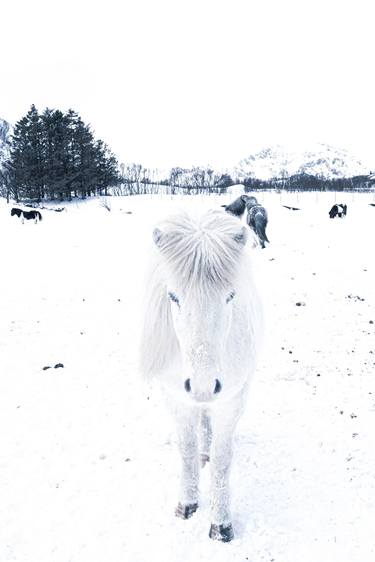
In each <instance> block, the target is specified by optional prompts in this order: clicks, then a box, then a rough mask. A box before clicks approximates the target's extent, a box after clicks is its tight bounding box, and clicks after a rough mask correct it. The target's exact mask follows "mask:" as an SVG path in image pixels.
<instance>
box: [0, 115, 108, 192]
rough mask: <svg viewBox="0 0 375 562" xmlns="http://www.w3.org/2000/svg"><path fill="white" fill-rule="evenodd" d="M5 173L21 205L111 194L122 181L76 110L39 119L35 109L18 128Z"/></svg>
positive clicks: (106, 149) (106, 148)
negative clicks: (27, 201)
mask: <svg viewBox="0 0 375 562" xmlns="http://www.w3.org/2000/svg"><path fill="white" fill-rule="evenodd" d="M6 172H7V178H8V180H7V181H8V183H9V188H10V191H11V194H12V196H13V197H14V198H15V199H16V200H19V199H26V198H27V199H36V200H38V201H41V200H42V199H43V198H49V199H54V198H56V197H58V198H60V199H65V198H68V199H70V198H71V196H72V194H73V195H74V196H76V197H77V196H80V197H88V196H90V195H93V194H95V193H102V192H103V191H104V193H105V194H107V190H108V187H109V186H111V185H115V184H116V183H118V182H119V171H118V163H117V160H116V158H115V156H114V155H113V154H112V152H111V151H110V150H109V148H108V147H107V145H106V144H105V143H103V141H101V140H97V141H96V140H95V138H94V135H93V132H92V131H91V128H90V126H89V125H86V124H85V123H84V122H83V121H82V119H81V118H80V116H79V115H78V114H77V113H76V112H75V111H73V110H71V109H70V110H69V111H68V112H67V113H65V114H64V113H63V112H62V111H60V110H53V109H49V108H46V109H45V110H44V112H43V114H42V115H39V113H38V111H37V109H36V108H35V106H31V109H30V111H29V112H28V113H27V115H26V116H25V117H23V118H22V119H21V120H20V121H19V122H18V123H17V124H16V126H15V129H14V135H13V140H12V149H11V155H10V159H9V160H8V162H7V164H6Z"/></svg>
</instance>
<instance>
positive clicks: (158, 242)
mask: <svg viewBox="0 0 375 562" xmlns="http://www.w3.org/2000/svg"><path fill="white" fill-rule="evenodd" d="M162 237H163V233H162V231H161V230H160V229H159V228H155V229H154V232H153V233H152V239H153V241H154V242H155V244H156V245H157V247H158V248H159V247H160V246H161V239H162Z"/></svg>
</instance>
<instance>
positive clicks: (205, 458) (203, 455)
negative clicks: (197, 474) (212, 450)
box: [201, 453, 210, 468]
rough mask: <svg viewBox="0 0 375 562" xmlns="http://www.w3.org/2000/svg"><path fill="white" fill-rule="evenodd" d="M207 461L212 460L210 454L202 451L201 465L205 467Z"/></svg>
mask: <svg viewBox="0 0 375 562" xmlns="http://www.w3.org/2000/svg"><path fill="white" fill-rule="evenodd" d="M207 462H210V455H207V454H206V453H201V467H202V468H203V467H204V466H205V464H206V463H207Z"/></svg>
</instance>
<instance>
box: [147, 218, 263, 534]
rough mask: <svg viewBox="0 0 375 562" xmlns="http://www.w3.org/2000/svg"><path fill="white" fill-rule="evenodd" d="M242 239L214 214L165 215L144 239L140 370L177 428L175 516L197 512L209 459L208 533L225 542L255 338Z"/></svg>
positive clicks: (255, 310) (244, 234)
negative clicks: (148, 251) (146, 266)
mask: <svg viewBox="0 0 375 562" xmlns="http://www.w3.org/2000/svg"><path fill="white" fill-rule="evenodd" d="M251 236H253V234H252V232H251V231H250V230H249V229H248V228H247V227H246V226H242V225H241V224H240V223H239V221H238V219H236V218H235V217H233V216H231V215H229V214H228V213H225V212H224V211H212V210H211V211H208V212H205V213H204V214H203V215H201V216H200V217H192V216H189V215H188V214H187V213H180V214H177V215H176V216H172V217H170V218H169V219H166V220H165V221H164V222H162V223H161V224H160V225H158V228H155V230H154V232H153V239H154V242H155V246H154V251H153V252H154V255H153V258H152V265H151V267H150V273H149V276H148V278H147V280H146V287H147V292H148V296H147V302H146V311H145V320H144V327H143V332H142V338H141V349H140V361H141V370H142V372H143V374H144V375H145V376H146V377H148V378H151V377H157V378H158V379H159V380H160V382H161V385H162V387H163V390H164V392H165V394H166V397H167V404H168V405H169V408H170V410H171V411H172V413H173V415H174V418H175V420H176V423H177V435H178V446H179V450H180V453H181V456H182V476H181V487H180V496H179V501H178V505H177V508H176V515H177V516H178V517H182V518H183V519H187V518H189V517H190V516H191V515H192V514H193V513H194V512H195V511H196V510H197V508H198V484H199V471H200V464H201V465H202V466H204V464H205V462H207V461H210V465H211V528H210V533H209V536H210V537H211V538H213V539H217V540H220V541H223V542H228V541H230V540H231V539H232V538H233V529H232V523H231V515H230V506H229V500H230V494H229V482H228V480H229V469H230V465H231V460H232V438H233V432H234V429H235V426H236V424H237V422H238V419H239V417H240V416H241V413H242V411H243V407H244V402H245V397H246V394H247V389H248V385H249V380H250V378H251V375H252V373H253V372H254V369H255V360H256V354H257V350H258V348H259V343H260V337H261V332H262V308H261V303H260V300H259V297H258V294H257V292H256V289H255V287H254V283H253V279H252V273H251V266H250V261H249V259H250V256H249V252H248V249H247V248H245V244H246V241H247V239H248V237H251ZM248 246H249V244H248Z"/></svg>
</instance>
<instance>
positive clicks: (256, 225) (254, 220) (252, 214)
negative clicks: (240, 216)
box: [246, 205, 269, 248]
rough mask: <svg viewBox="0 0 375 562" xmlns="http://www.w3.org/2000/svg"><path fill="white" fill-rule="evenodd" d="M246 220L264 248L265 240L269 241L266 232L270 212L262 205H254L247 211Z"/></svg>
mask: <svg viewBox="0 0 375 562" xmlns="http://www.w3.org/2000/svg"><path fill="white" fill-rule="evenodd" d="M246 222H247V224H248V225H249V226H250V228H251V229H252V230H253V231H254V232H255V234H256V235H257V236H258V238H259V242H260V245H261V246H262V248H265V247H266V244H265V242H269V240H268V238H267V234H266V226H267V223H268V214H267V211H266V209H265V208H264V207H262V206H261V205H254V206H253V207H251V208H250V209H249V211H248V213H247V217H246Z"/></svg>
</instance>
